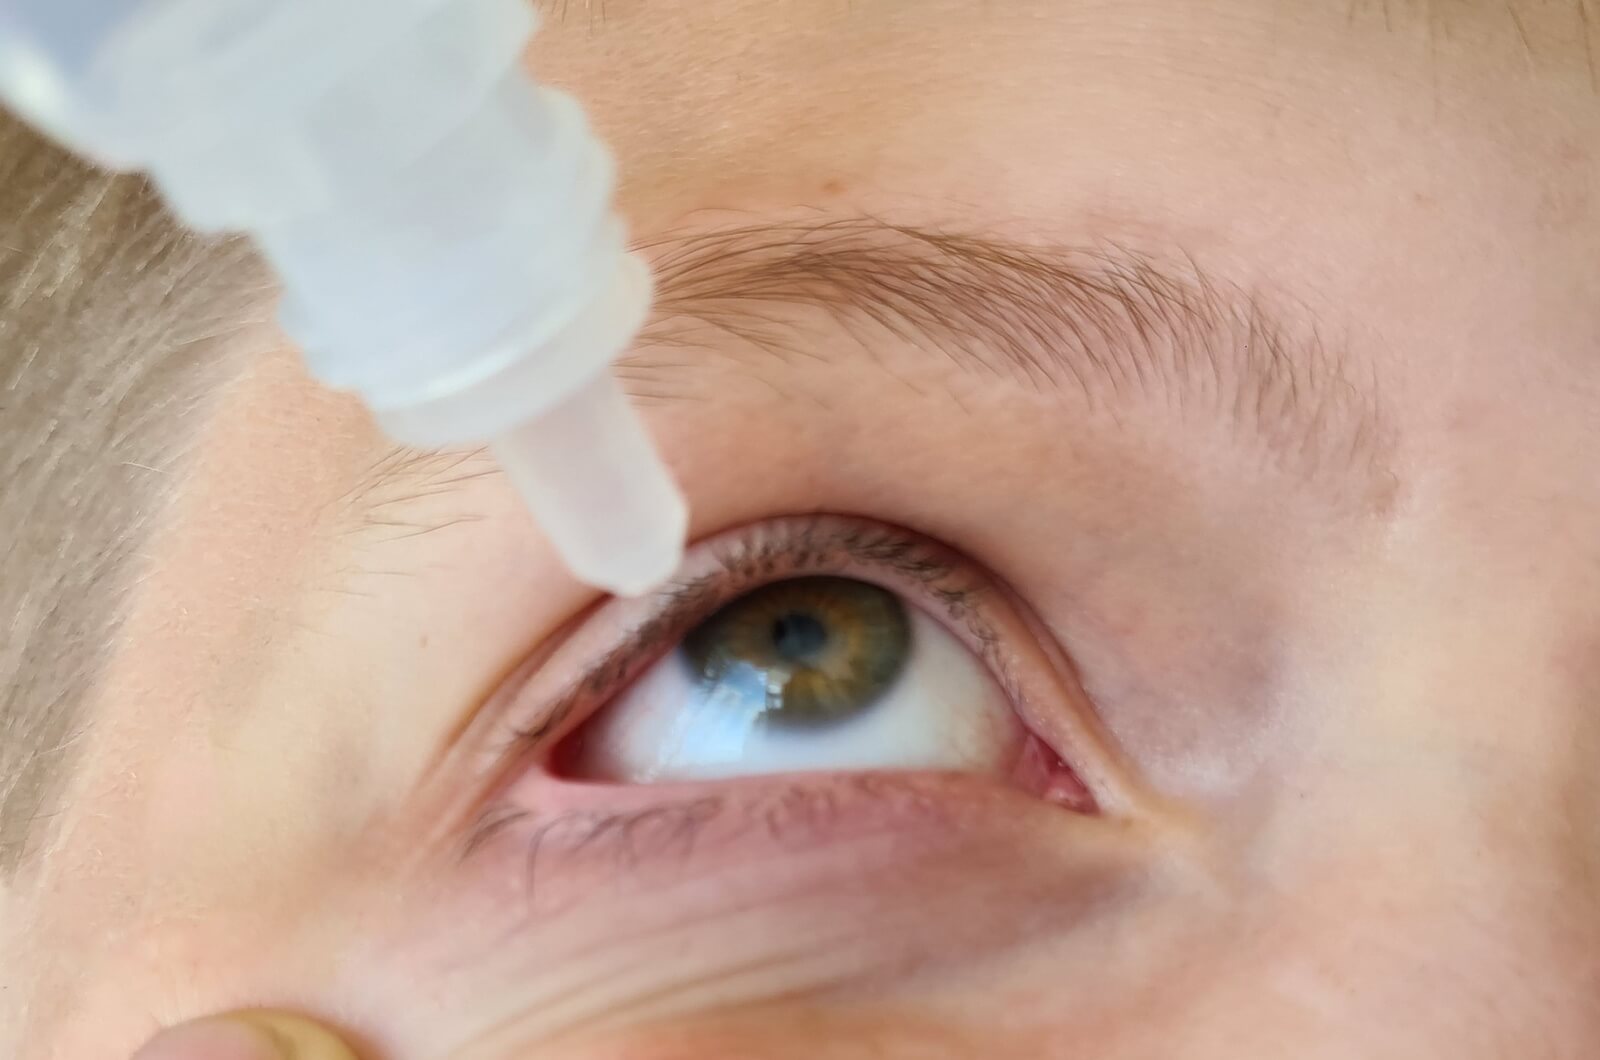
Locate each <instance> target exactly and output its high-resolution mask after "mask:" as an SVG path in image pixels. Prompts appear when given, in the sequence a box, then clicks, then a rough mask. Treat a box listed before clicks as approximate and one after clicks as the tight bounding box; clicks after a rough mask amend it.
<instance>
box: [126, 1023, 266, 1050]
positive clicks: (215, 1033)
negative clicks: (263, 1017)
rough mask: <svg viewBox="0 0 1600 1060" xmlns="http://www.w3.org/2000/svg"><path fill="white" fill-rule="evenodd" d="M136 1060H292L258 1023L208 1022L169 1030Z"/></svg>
mask: <svg viewBox="0 0 1600 1060" xmlns="http://www.w3.org/2000/svg"><path fill="white" fill-rule="evenodd" d="M133 1060H292V1058H291V1057H288V1056H286V1055H285V1054H284V1053H283V1052H282V1050H280V1049H279V1048H278V1046H277V1044H276V1041H275V1039H274V1036H273V1035H272V1034H270V1033H269V1032H268V1031H267V1030H266V1029H265V1028H264V1027H262V1026H260V1025H259V1024H256V1023H254V1022H249V1023H247V1022H244V1021H242V1020H233V1019H204V1020H197V1021H195V1022H193V1023H184V1024H180V1025H179V1026H176V1027H169V1028H168V1029H167V1030H164V1031H162V1032H161V1033H160V1034H158V1035H156V1036H155V1037H154V1038H152V1039H150V1042H149V1044H147V1045H146V1046H145V1047H144V1048H142V1049H140V1050H139V1051H138V1052H137V1053H134V1054H133Z"/></svg>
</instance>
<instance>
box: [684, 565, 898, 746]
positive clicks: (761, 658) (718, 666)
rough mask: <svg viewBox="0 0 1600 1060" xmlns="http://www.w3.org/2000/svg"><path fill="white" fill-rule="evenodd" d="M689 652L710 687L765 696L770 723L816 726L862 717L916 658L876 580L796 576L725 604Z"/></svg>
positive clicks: (894, 602) (688, 640)
mask: <svg viewBox="0 0 1600 1060" xmlns="http://www.w3.org/2000/svg"><path fill="white" fill-rule="evenodd" d="M683 651H684V656H685V657H686V658H687V659H688V661H689V665H690V666H691V667H692V668H693V670H694V671H695V673H696V674H697V675H698V676H699V678H700V681H701V682H702V683H703V684H705V685H707V686H713V685H717V686H725V687H732V688H737V687H739V686H743V687H746V688H749V689H750V694H751V695H756V696H762V697H764V700H765V710H764V712H763V713H762V716H761V717H762V721H763V723H766V724H773V725H783V726H786V727H796V728H801V727H814V726H821V725H826V724H828V723H831V722H836V721H842V720H844V719H846V718H850V717H853V716H855V715H857V714H860V713H861V712H863V711H864V710H866V709H867V708H868V707H870V706H872V704H873V703H875V702H877V700H878V699H879V697H881V696H882V695H883V694H884V693H885V692H886V691H888V690H889V688H890V687H891V686H892V685H893V684H894V682H895V680H896V678H898V677H899V676H900V673H901V671H902V670H904V669H905V665H906V661H907V659H909V658H910V655H911V624H910V622H909V620H908V619H907V617H906V609H905V605H903V604H902V603H901V602H900V601H899V599H898V598H897V597H895V595H894V594H893V593H890V592H887V591H886V590H883V589H880V588H878V587H877V586H876V585H870V584H868V583H867V582H861V581H856V580H855V579H853V578H837V577H821V576H817V577H807V578H791V579H789V580H788V581H781V582H773V583H772V584H771V585H765V586H762V587H761V588H759V589H757V590H755V591H754V592H751V593H748V594H746V595H744V596H741V597H740V598H739V599H737V600H735V601H733V602H732V603H730V604H728V605H727V606H726V607H724V608H722V609H721V610H720V611H718V612H717V613H716V614H714V615H712V616H711V617H710V618H708V619H706V620H705V621H704V622H702V623H701V624H700V625H699V626H697V627H695V629H694V630H692V631H691V632H690V633H689V635H688V636H687V637H685V638H684V641H683ZM752 677H754V678H755V679H756V680H755V681H752Z"/></svg>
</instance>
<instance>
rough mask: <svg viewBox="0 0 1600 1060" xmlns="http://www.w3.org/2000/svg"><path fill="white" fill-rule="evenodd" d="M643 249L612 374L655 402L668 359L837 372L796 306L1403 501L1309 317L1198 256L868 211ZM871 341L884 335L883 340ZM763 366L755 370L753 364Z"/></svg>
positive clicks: (1381, 430) (697, 234)
mask: <svg viewBox="0 0 1600 1060" xmlns="http://www.w3.org/2000/svg"><path fill="white" fill-rule="evenodd" d="M643 249H644V250H645V251H646V253H647V254H648V255H649V256H651V258H652V260H653V264H654V267H655V270H656V277H657V287H658V297H657V301H656V307H655V308H656V312H655V316H654V318H653V322H652V324H651V325H650V327H649V328H648V329H647V330H646V333H645V335H644V336H643V341H642V344H641V347H642V352H641V353H640V354H638V355H636V356H635V357H633V358H630V359H629V360H627V361H626V362H624V363H623V364H622V365H620V366H619V371H620V373H621V374H622V376H623V378H624V380H625V381H626V382H627V383H629V385H630V386H631V388H632V389H633V390H635V391H636V392H637V393H639V394H640V395H642V396H644V397H646V398H647V399H648V398H650V397H652V396H667V395H670V394H671V393H672V392H673V386H672V380H671V378H670V376H671V374H672V373H673V372H674V371H675V370H676V367H677V363H681V361H682V358H673V357H670V356H662V351H663V350H670V349H674V348H686V349H692V348H696V347H698V348H701V349H704V348H707V347H711V346H726V345H728V343H729V342H730V341H732V342H734V343H738V344H742V345H744V346H747V347H749V348H751V349H753V350H757V351H759V352H760V353H762V354H764V355H768V356H771V357H776V358H780V359H782V360H785V361H795V360H806V359H811V360H816V359H823V360H826V359H828V358H830V357H834V356H841V355H848V354H838V353H835V352H830V350H829V349H827V348H825V347H829V346H832V347H834V348H837V344H829V343H818V342H817V336H816V335H815V334H814V333H811V332H809V331H808V330H807V329H806V328H803V327H798V326H796V323H795V321H794V320H793V319H792V317H793V313H791V312H790V311H791V310H813V311H815V310H821V311H822V312H824V313H825V314H826V315H827V317H828V318H829V319H831V320H832V321H833V322H834V323H835V324H837V325H839V326H841V327H842V328H844V329H845V330H846V331H847V332H849V333H851V334H853V335H855V336H856V337H858V338H860V339H861V340H862V344H863V345H864V346H865V347H866V348H867V349H868V350H870V349H871V348H872V345H871V344H872V342H873V341H874V340H875V339H876V341H878V342H880V343H881V342H882V341H883V340H884V338H892V339H894V340H898V341H902V342H905V343H909V344H912V345H913V346H916V347H919V348H922V349H925V350H927V351H928V352H929V354H930V355H931V356H936V357H941V358H943V359H945V360H947V361H948V362H949V363H951V364H953V365H955V366H957V367H958V368H960V369H962V370H965V371H970V372H975V373H978V374H980V375H983V376H987V377H990V378H1003V379H1006V380H1008V381H1009V382H1010V383H1011V384H1012V385H1016V386H1021V387H1026V388H1029V389H1031V390H1035V391H1040V392H1044V391H1054V392H1058V393H1062V394H1065V395H1067V397H1068V398H1069V399H1071V400H1074V401H1077V402H1079V403H1081V405H1082V406H1083V408H1084V409H1085V410H1086V412H1087V413H1088V414H1091V415H1092V414H1094V413H1097V412H1103V413H1106V414H1107V419H1108V422H1113V423H1117V422H1120V421H1121V420H1122V419H1123V416H1124V414H1125V413H1126V412H1128V411H1130V410H1133V409H1135V408H1139V407H1142V408H1146V409H1150V410H1153V414H1155V415H1157V416H1159V417H1161V418H1164V419H1169V420H1170V419H1172V418H1174V417H1179V416H1181V417H1182V418H1183V419H1185V420H1186V421H1187V420H1194V421H1195V422H1199V420H1200V418H1201V417H1202V416H1203V417H1205V418H1206V419H1209V420H1210V421H1212V422H1220V423H1222V424H1224V425H1225V426H1226V427H1227V428H1228V429H1229V430H1230V431H1231V432H1232V433H1233V434H1234V435H1236V436H1237V437H1238V438H1239V439H1240V440H1241V441H1242V442H1244V443H1245V444H1249V445H1255V446H1258V447H1259V448H1260V449H1261V450H1262V452H1263V453H1264V454H1265V456H1266V457H1267V458H1268V459H1270V460H1272V461H1274V462H1275V463H1277V464H1278V465H1280V466H1283V467H1285V468H1286V469H1288V470H1291V471H1293V472H1294V473H1296V475H1298V476H1299V477H1300V478H1301V479H1302V480H1304V481H1307V482H1311V483H1315V484H1318V485H1322V486H1327V487H1330V488H1335V489H1336V490H1337V491H1338V492H1339V494H1340V495H1341V496H1342V497H1344V498H1346V499H1349V498H1350V497H1351V496H1355V497H1359V498H1360V503H1361V504H1362V505H1363V506H1367V505H1377V506H1382V505H1383V504H1384V503H1386V500H1387V499H1388V498H1390V496H1391V495H1392V493H1393V483H1394V478H1393V474H1392V472H1391V471H1390V470H1389V467H1388V463H1389V459H1390V456H1391V438H1392V434H1393V431H1392V428H1391V423H1390V419H1389V416H1388V415H1387V413H1386V410H1385V409H1384V407H1383V405H1382V401H1381V397H1382V395H1381V393H1380V389H1379V387H1378V385H1377V382H1376V380H1374V379H1370V378H1369V379H1364V380H1362V382H1361V383H1360V384H1359V385H1358V384H1357V383H1356V382H1355V381H1353V380H1352V379H1351V378H1350V372H1351V368H1350V364H1349V362H1348V360H1347V358H1346V357H1345V356H1344V355H1343V351H1342V349H1341V348H1340V347H1337V346H1332V345H1329V344H1328V343H1326V342H1325V341H1324V340H1323V337H1322V333H1321V331H1320V329H1319V327H1318V326H1317V324H1316V322H1315V320H1314V319H1313V318H1312V316H1311V314H1310V313H1309V311H1306V310H1305V309H1304V308H1303V307H1299V306H1294V305H1292V304H1290V305H1287V306H1286V307H1285V308H1286V309H1287V310H1288V311H1287V312H1285V311H1279V312H1273V311H1272V309H1271V308H1270V307H1269V304H1268V301H1267V299H1265V298H1264V297H1263V296H1261V295H1259V294H1256V293H1252V292H1250V291H1247V290H1244V289H1241V288H1238V287H1235V286H1231V285H1227V284H1224V283H1221V282H1219V281H1217V280H1215V279H1213V278H1211V277H1209V276H1207V275H1206V274H1205V273H1204V272H1202V271H1201V269H1200V267H1199V266H1198V265H1197V264H1196V263H1195V262H1194V261H1193V259H1192V258H1190V257H1188V256H1187V255H1184V254H1182V253H1181V252H1174V253H1173V254H1172V255H1171V260H1160V261H1158V260H1157V258H1156V257H1155V256H1153V255H1151V254H1148V253H1143V252H1140V251H1136V250H1133V249H1130V248H1128V247H1125V246H1121V245H1118V244H1115V243H1098V244H1095V245H1092V246H1087V247H1071V246H1055V245H1046V244H1041V245H1033V244H1028V245H1024V244H1022V243H1018V242H1015V241H1012V240H1008V239H1005V238H1002V237H998V236H994V235H990V234H972V233H966V232H952V231H942V230H931V229H927V228H918V227H912V226H907V225H901V224H893V223H890V222H887V221H884V220H881V219H878V218H873V217H868V216H845V217H827V218H820V219H813V218H806V219H801V220H797V221H787V222H779V223H751V224H740V225H734V226H729V227H721V228H711V229H698V230H684V231H679V232H675V233H672V234H669V235H667V236H665V237H663V238H660V239H657V240H653V241H651V242H649V243H647V244H645V245H644V247H643ZM869 332H875V333H877V334H876V336H874V335H872V334H869ZM753 370H756V371H759V370H760V369H759V366H757V367H754V368H753Z"/></svg>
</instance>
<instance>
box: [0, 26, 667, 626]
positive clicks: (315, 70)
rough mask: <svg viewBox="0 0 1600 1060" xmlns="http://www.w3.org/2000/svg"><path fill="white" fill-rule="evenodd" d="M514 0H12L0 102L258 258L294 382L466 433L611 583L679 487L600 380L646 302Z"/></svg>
mask: <svg viewBox="0 0 1600 1060" xmlns="http://www.w3.org/2000/svg"><path fill="white" fill-rule="evenodd" d="M534 28H535V17H534V13H533V11H532V10H531V9H530V8H529V7H528V0H11V2H10V3H8V4H7V5H6V6H5V7H3V8H0V97H3V98H4V99H5V101H6V102H8V103H9V104H10V105H11V106H13V107H14V108H16V109H17V110H18V111H20V112H21V113H22V114H23V115H24V116H25V117H27V118H29V119H31V120H32V121H34V122H35V123H36V124H38V125H39V126H41V127H42V128H44V129H45V130H46V131H47V132H50V133H51V134H53V135H55V136H56V137H58V138H59V139H61V140H62V141H64V142H65V143H67V144H68V145H69V146H71V147H73V148H74V149H76V150H78V151H80V152H82V153H84V154H86V155H89V156H90V157H92V158H94V159H95V160H97V161H99V162H101V163H102V164H106V165H111V166H115V167H117V168H124V169H131V168H138V169H146V170H148V171H149V173H150V175H151V177H152V178H153V180H154V181H155V183H156V184H157V186H158V187H159V188H160V189H161V191H162V193H163V194H164V196H165V197H166V199H167V201H168V202H169V204H170V205H171V206H172V208H173V210H174V211H175V212H176V213H177V214H178V215H179V216H180V217H182V218H183V219H184V220H185V221H186V222H187V223H188V224H190V225H192V226H194V227H196V228H200V229H204V230H219V229H229V230H244V231H247V232H248V233H249V234H250V235H251V236H253V237H254V239H255V240H256V242H257V243H258V245H259V246H260V248H261V250H262V252H263V253H264V254H265V256H266V257H267V259H268V260H269V261H270V262H271V263H272V265H273V267H274V268H275V269H276V271H277V273H278V276H279V278H280V280H281V282H282V287H283V303H282V308H281V311H280V320H281V322H282V324H283V326H284V329H285V330H286V331H287V333H288V334H289V335H290V336H291V337H292V338H294V339H295V340H296V341H297V342H298V343H299V344H300V345H301V347H302V349H303V350H304V352H305V356H306V360H307V363H308V365H309V367H310V369H311V371H312V373H313V374H314V375H315V376H317V378H319V379H320V380H321V381H322V382H324V383H326V384H327V385H329V386H332V387H338V388H341V389H347V390H352V391H354V392H355V393H357V394H359V395H360V396H361V398H362V399H363V400H364V401H365V402H366V404H367V405H368V407H369V408H371V410H372V412H373V414H374V415H375V417H376V418H377V420H378V422H379V423H380V424H382V425H383V427H384V428H385V429H386V430H387V431H388V432H389V433H390V434H391V435H393V436H394V437H395V438H396V439H398V440H400V441H402V442H405V443H408V444H412V445H418V446H427V447H433V446H445V445H455V444H462V443H469V442H486V443H488V444H489V445H490V446H491V448H492V450H493V451H494V453H495V454H496V455H497V457H498V458H499V460H500V461H501V463H502V464H503V465H504V466H505V468H506V470H507V472H508V473H509V475H510V477H511V479H512V481H513V482H514V483H515V484H516V485H517V487H518V489H519V490H520V492H521V493H522V494H523V496H524V497H525V498H526V500H527V502H528V504H529V506H530V507H531V508H532V510H533V512H534V515H535V517H536V518H537V520H538V521H539V523H540V525H541V527H542V528H543V530H544V531H545V533H546V535H547V536H548V537H549V539H550V540H551V542H552V543H553V545H554V546H555V548H556V549H557V551H558V552H559V553H560V555H561V556H562V558H563V559H564V560H565V561H566V563H567V565H568V566H569V567H570V568H571V569H572V571H573V572H574V573H575V574H576V575H577V576H578V577H579V578H581V579H583V580H584V581H586V582H589V583H591V584H594V585H597V586H601V587H604V588H606V589H610V590H612V591H616V592H620V593H625V594H635V593H639V592H643V591H645V590H646V589H648V588H649V587H650V586H652V585H654V584H656V583H658V582H660V581H662V580H663V579H665V578H666V577H667V576H668V575H669V574H670V573H671V571H672V570H673V569H674V568H675V567H676V565H677V563H678V560H679V558H680V557H681V553H682V548H683V537H684V533H685V529H686V524H687V509H686V507H685V504H684V501H683V498H682V495H681V494H680V493H679V491H678V489H677V487H676V486H675V484H674V483H673V481H672V479H671V477H670V475H669V474H668V472H667V470H666V468H665V466H664V465H663V463H662V461H661V460H660V458H659V456H658V455H657V453H656V452H655V449H654V447H653V446H652V445H651V443H650V440H649V438H648V437H647V435H646V433H645V432H644V429H643V426H642V424H641V423H640V421H639V418H638V416H637V414H636V413H635V411H634V410H633V408H632V407H631V406H630V405H629V404H628V402H627V401H626V400H625V399H624V397H623V395H622V394H621V392H620V391H619V390H618V389H617V387H616V385H615V383H614V382H613V381H612V379H611V376H610V373H609V372H608V370H607V369H608V365H609V363H610V361H611V360H612V359H613V358H614V357H615V356H616V355H617V354H618V353H620V352H621V351H622V350H623V349H624V348H626V346H627V345H628V344H629V343H630V342H631V341H632V339H633V337H634V336H635V334H636V333H637V331H638V329H639V327H640V325H641V324H642V322H643V320H644V317H645V313H646V311H647V309H648V306H649V301H650V282H649V274H648V271H647V270H646V268H645V267H644V265H643V263H642V262H640V261H639V260H637V259H636V258H634V257H633V256H631V255H629V254H628V253H627V252H626V248H625V241H624V233H623V228H622V225H621V223H620V221H619V220H618V218H617V217H616V215H615V213H614V211H613V206H612V189H613V183H614V181H613V174H612V167H611V161H610V158H609V155H608V154H607V152H606V151H605V149H604V148H603V147H602V145H600V144H599V143H598V142H597V141H596V140H595V138H594V137H593V135H592V134H591V133H590V131H589V129H588V127H587V124H586V122H585V121H584V118H583V115H582V112H581V111H580V110H579V108H578V106H577V105H576V104H575V103H574V102H573V101H572V100H571V99H570V98H569V97H567V96H565V95H563V94H561V93H559V92H556V91H553V90H551V89H548V88H543V87H540V86H538V85H536V84H535V83H534V82H533V81H532V80H531V78H530V77H529V76H528V75H527V74H525V73H524V71H523V68H522V55H523V51H524V48H525V46H526V43H527V41H528V38H529V37H530V36H531V35H532V33H533V31H534Z"/></svg>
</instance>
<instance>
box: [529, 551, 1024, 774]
mask: <svg viewBox="0 0 1600 1060" xmlns="http://www.w3.org/2000/svg"><path fill="white" fill-rule="evenodd" d="M1028 739H1029V737H1028V733H1027V731H1026V730H1025V729H1024V728H1023V726H1022V725H1021V723H1020V721H1019V720H1018V718H1017V715H1016V712H1015V711H1014V710H1013V709H1012V706H1011V704H1010V702H1009V700H1008V698H1007V697H1006V695H1005V693H1004V692H1003V691H1002V690H1001V688H1000V686H999V684H998V683H997V682H996V680H995V679H994V677H993V676H992V675H991V673H990V671H989V669H988V667H987V665H986V664H985V663H984V662H983V661H981V660H980V659H978V658H977V657H976V656H975V655H974V653H973V652H972V651H971V650H970V649H969V648H968V647H967V646H966V645H964V644H963V643H962V642H961V641H960V640H958V639H957V638H956V637H955V636H954V635H953V634H952V633H950V632H949V631H948V630H947V629H946V628H945V627H944V626H943V625H942V624H941V623H939V622H938V621H936V620H934V619H933V618H932V617H931V616H930V615H929V614H928V613H926V612H925V611H924V610H922V609H921V608H919V607H917V606H916V605H915V604H913V603H909V602H907V601H906V600H905V599H903V598H902V597H901V596H900V595H899V594H897V593H896V592H893V591H891V590H890V589H887V588H884V587H882V586H879V585H875V584H872V583H871V582H867V581H863V580H858V579H855V578H848V577H838V576H827V575H812V576H805V577H794V578H787V579H783V580H779V581H773V582H769V583H768V584H765V585H762V586H760V587H758V588H756V589H754V590H752V591H750V592H747V593H745V594H744V595H743V596H740V597H738V598H736V599H734V600H733V601H732V602H730V603H727V604H725V605H724V606H722V607H721V608H720V609H719V610H717V611H716V612H715V613H713V614H712V615H711V616H710V617H708V618H706V619H705V620H704V621H702V622H701V623H700V624H699V625H697V626H695V627H694V628H693V629H691V630H690V631H689V632H688V633H687V634H686V635H684V636H683V637H682V638H681V639H680V640H679V641H678V642H677V644H676V646H675V647H673V649H672V650H671V651H669V652H668V653H667V654H666V655H664V656H662V657H661V658H660V659H658V660H657V661H656V662H654V663H653V664H652V665H651V666H650V667H649V669H647V670H646V671H645V672H644V673H643V674H642V675H641V676H640V677H639V678H638V679H637V680H636V681H635V682H634V683H633V684H632V685H631V686H630V687H629V688H628V689H626V690H625V691H624V692H623V693H622V694H621V695H620V696H618V697H617V698H616V699H615V700H613V701H612V702H611V703H610V704H609V705H608V706H607V707H605V708H603V709H602V710H601V711H600V712H599V713H598V714H597V715H595V716H594V717H593V718H592V719H590V720H589V721H588V723H587V724H586V725H585V726H584V727H583V728H581V729H580V730H579V731H578V732H577V733H576V734H574V736H573V738H572V739H570V740H569V741H568V744H567V746H566V747H565V748H564V750H563V754H562V756H561V759H562V772H563V773H565V774H567V775H569V776H574V777H578V778H586V779H597V780H609V781H624V782H631V783H650V782H669V781H686V780H706V779H715V778H727V777H736V776H752V775H757V774H769V773H788V772H801V771H815V770H869V769H920V770H947V769H948V770H963V771H970V772H992V773H995V774H1009V773H1011V772H1013V771H1014V770H1015V769H1016V768H1017V767H1018V763H1019V760H1020V759H1021V758H1022V757H1023V756H1024V751H1025V748H1026V745H1027V743H1028Z"/></svg>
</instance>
